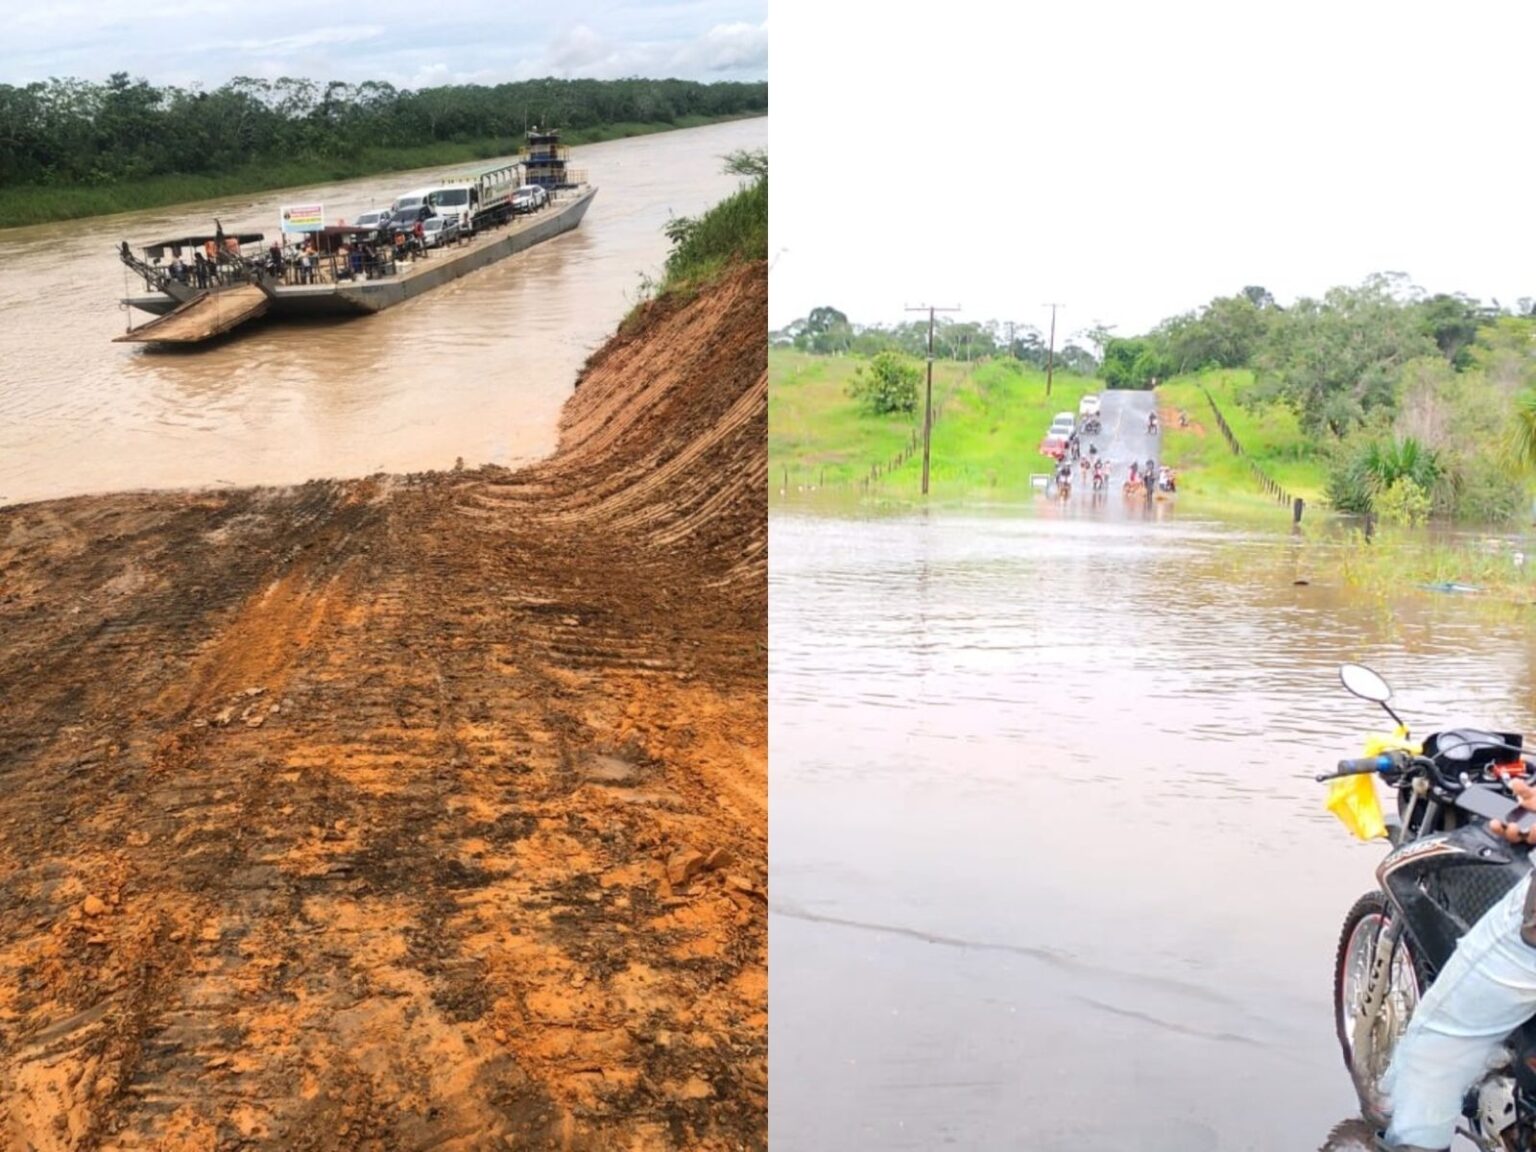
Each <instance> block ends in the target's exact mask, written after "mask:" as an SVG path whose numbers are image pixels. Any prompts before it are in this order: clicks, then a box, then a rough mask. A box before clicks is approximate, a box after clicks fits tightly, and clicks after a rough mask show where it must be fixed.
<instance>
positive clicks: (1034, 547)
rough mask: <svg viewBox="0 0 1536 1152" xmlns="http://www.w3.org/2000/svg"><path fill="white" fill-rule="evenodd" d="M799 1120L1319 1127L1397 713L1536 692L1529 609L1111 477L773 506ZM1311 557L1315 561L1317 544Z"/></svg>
mask: <svg viewBox="0 0 1536 1152" xmlns="http://www.w3.org/2000/svg"><path fill="white" fill-rule="evenodd" d="M770 545H771V555H772V557H773V561H772V572H771V577H770V629H771V645H770V701H771V712H770V716H771V725H772V727H771V739H772V748H771V764H772V774H773V775H772V782H771V802H772V813H771V822H770V828H771V835H772V842H771V847H770V852H771V856H770V859H771V868H772V903H773V913H772V916H773V918H772V933H771V940H772V954H771V958H770V979H771V1003H772V1011H771V1014H770V1015H771V1022H770V1032H771V1035H770V1051H771V1054H772V1056H771V1058H772V1066H771V1073H770V1074H771V1082H772V1084H773V1091H772V1094H771V1104H770V1107H771V1110H772V1119H771V1122H772V1131H773V1143H774V1148H775V1149H776V1150H779V1149H812V1148H817V1149H820V1148H836V1147H859V1148H914V1149H916V1148H933V1147H938V1146H941V1145H952V1146H956V1147H963V1148H1031V1149H1042V1150H1044V1149H1062V1150H1066V1149H1073V1150H1080V1149H1085V1148H1088V1149H1098V1148H1105V1149H1145V1150H1153V1149H1155V1150H1159V1152H1161V1150H1165V1149H1166V1150H1168V1152H1175V1150H1177V1152H1200V1150H1203V1149H1212V1150H1214V1149H1223V1150H1227V1149H1238V1148H1251V1149H1271V1148H1272V1149H1277V1150H1278V1149H1297V1148H1303V1149H1306V1148H1316V1147H1318V1146H1319V1144H1321V1143H1322V1141H1323V1139H1324V1137H1325V1135H1326V1134H1327V1132H1328V1131H1329V1129H1330V1128H1331V1127H1332V1126H1333V1124H1334V1123H1335V1122H1337V1121H1338V1120H1340V1119H1341V1118H1342V1117H1344V1116H1347V1115H1349V1114H1350V1112H1351V1110H1352V1107H1353V1096H1352V1094H1351V1092H1350V1089H1349V1087H1348V1084H1347V1081H1346V1079H1345V1077H1344V1074H1343V1071H1342V1066H1341V1064H1340V1061H1339V1058H1338V1054H1337V1048H1336V1045H1335V1042H1334V1039H1333V1033H1332V1022H1331V1005H1330V1000H1329V996H1330V979H1331V966H1332V963H1333V955H1334V946H1335V943H1336V933H1337V931H1338V927H1339V923H1340V921H1341V919H1342V917H1343V914H1344V912H1345V910H1346V909H1347V908H1348V907H1349V905H1350V903H1351V902H1352V901H1353V899H1354V898H1355V897H1356V896H1357V895H1358V894H1359V893H1360V892H1361V891H1364V890H1365V889H1366V888H1367V887H1368V886H1369V885H1370V884H1371V871H1372V869H1373V867H1374V865H1375V862H1376V860H1377V859H1378V858H1379V856H1380V850H1379V848H1378V847H1376V846H1366V845H1359V844H1356V843H1355V842H1353V841H1351V840H1350V839H1349V838H1348V836H1347V834H1345V833H1344V831H1343V829H1342V828H1341V827H1340V826H1338V825H1337V824H1336V823H1335V822H1334V821H1333V819H1332V817H1330V816H1329V815H1327V813H1326V812H1325V811H1324V810H1323V808H1322V798H1323V788H1322V786H1321V785H1318V784H1316V783H1315V782H1314V781H1313V774H1314V773H1315V772H1317V771H1320V770H1322V769H1324V768H1326V767H1327V766H1328V765H1330V764H1331V763H1332V762H1333V761H1334V760H1337V759H1338V758H1339V757H1340V756H1347V755H1355V754H1357V751H1358V747H1359V744H1360V740H1361V738H1362V736H1363V734H1364V733H1365V732H1366V731H1367V730H1369V729H1373V728H1377V727H1379V726H1380V725H1379V723H1378V720H1379V719H1380V714H1379V713H1374V714H1373V712H1372V710H1371V709H1370V707H1369V706H1368V705H1365V704H1363V703H1361V702H1358V701H1355V700H1354V699H1352V698H1350V697H1347V696H1345V695H1344V694H1343V692H1342V690H1341V689H1340V688H1339V687H1338V681H1337V674H1336V668H1337V665H1338V664H1339V662H1341V661H1343V660H1346V659H1356V660H1363V661H1365V662H1367V663H1370V664H1372V665H1373V666H1375V667H1377V668H1378V669H1379V670H1380V671H1382V672H1383V673H1384V674H1385V675H1386V676H1387V677H1388V678H1389V679H1390V680H1391V681H1392V682H1393V683H1394V684H1395V685H1396V687H1397V688H1398V691H1399V694H1400V703H1401V708H1400V710H1401V711H1403V712H1404V714H1405V716H1406V717H1407V718H1408V719H1409V721H1410V723H1413V722H1414V721H1418V722H1419V724H1420V725H1421V726H1422V727H1425V730H1428V727H1430V726H1435V725H1439V724H1445V723H1449V722H1452V721H1456V720H1468V719H1477V720H1481V721H1484V722H1486V723H1507V724H1515V725H1517V726H1521V727H1524V728H1525V729H1527V730H1530V729H1531V728H1532V727H1533V724H1532V719H1533V715H1536V713H1533V709H1532V704H1533V699H1532V696H1531V693H1530V691H1529V688H1528V686H1529V685H1530V684H1531V682H1532V678H1531V670H1532V663H1533V650H1532V645H1531V642H1530V639H1529V638H1528V636H1527V635H1526V633H1525V631H1524V630H1523V629H1522V628H1521V627H1520V626H1519V625H1518V624H1517V623H1497V622H1490V619H1489V617H1488V615H1487V614H1485V613H1480V612H1478V611H1477V610H1476V609H1475V608H1474V607H1472V606H1470V605H1468V604H1465V603H1462V602H1459V601H1456V600H1454V599H1451V598H1439V599H1435V598H1432V597H1427V596H1426V597H1424V598H1422V599H1421V600H1419V601H1416V602H1413V603H1410V604H1408V605H1406V606H1404V607H1402V608H1401V609H1400V610H1398V611H1397V612H1395V613H1387V612H1385V611H1383V610H1382V609H1381V607H1380V606H1379V605H1377V604H1375V603H1373V602H1370V601H1367V600H1364V599H1361V598H1359V597H1358V596H1357V595H1356V594H1353V593H1351V592H1350V591H1349V590H1348V589H1346V588H1341V587H1339V586H1337V585H1336V584H1334V583H1332V582H1331V581H1330V580H1329V579H1327V578H1326V576H1324V575H1322V574H1321V573H1322V572H1323V571H1324V570H1323V569H1322V568H1319V567H1317V566H1315V565H1314V563H1313V560H1314V558H1313V557H1309V556H1308V555H1306V554H1305V549H1307V548H1308V547H1316V545H1308V544H1304V543H1302V542H1301V541H1300V540H1297V539H1293V538H1292V537H1290V536H1288V535H1286V534H1285V533H1284V532H1283V531H1269V530H1267V529H1264V528H1253V529H1248V528H1242V527H1237V526H1233V525H1228V524H1222V523H1218V522H1214V521H1200V520H1192V519H1188V518H1182V519H1181V518H1180V517H1178V516H1177V515H1175V514H1174V513H1173V511H1172V510H1171V507H1170V506H1168V505H1165V504H1164V505H1157V506H1154V507H1152V508H1141V509H1139V510H1137V512H1136V514H1134V515H1132V516H1127V517H1123V518H1116V517H1110V516H1104V515H1102V514H1100V513H1096V512H1095V509H1094V506H1093V505H1092V504H1091V503H1090V502H1081V503H1080V502H1077V501H1075V500H1074V501H1073V502H1071V504H1070V505H1067V506H1060V505H1054V504H1046V503H1045V502H1041V503H1040V504H1037V505H1035V506H1033V507H1032V508H1030V509H1017V510H1002V511H994V512H981V511H963V510H951V511H947V512H942V513H933V514H927V515H925V514H922V513H901V514H894V515H886V516H873V515H867V516H863V517H858V516H815V515H809V514H799V513H795V512H792V511H786V512H783V513H776V514H775V515H774V516H773V517H772V518H771V520H770ZM1301 573H1305V574H1306V578H1308V579H1309V580H1310V583H1307V584H1305V585H1299V584H1297V583H1296V580H1297V579H1298V578H1299V574H1301Z"/></svg>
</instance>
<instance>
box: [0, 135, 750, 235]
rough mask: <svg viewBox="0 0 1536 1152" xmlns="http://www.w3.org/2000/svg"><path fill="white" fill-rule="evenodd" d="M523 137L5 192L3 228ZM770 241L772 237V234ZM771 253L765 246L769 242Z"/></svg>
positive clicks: (498, 147)
mask: <svg viewBox="0 0 1536 1152" xmlns="http://www.w3.org/2000/svg"><path fill="white" fill-rule="evenodd" d="M737 119H742V117H740V116H718V117H710V116H684V117H679V118H678V119H677V120H676V121H663V122H657V123H622V124H602V125H598V126H596V127H593V128H586V129H574V130H571V131H568V132H565V133H563V134H562V139H563V140H564V141H565V142H566V143H569V144H595V143H599V142H601V141H604V140H618V139H622V138H625V137H630V136H643V135H648V134H651V133H655V132H669V131H672V130H674V129H679V128H698V127H702V126H703V125H705V124H713V123H717V122H721V121H725V120H737ZM522 144H523V141H522V140H521V139H520V138H515V137H505V138H491V139H485V140H472V141H467V142H463V143H447V142H443V143H438V144H425V145H421V146H418V147H414V148H370V149H366V150H364V151H362V152H360V153H358V154H357V155H356V156H349V157H337V158H334V159H328V160H304V161H282V162H262V163H253V164H251V165H250V166H248V167H245V168H240V169H235V170H233V171H229V172H225V173H222V174H220V175H217V176H212V175H196V176H190V175H189V176H154V177H150V178H148V179H145V180H138V181H134V182H133V183H130V184H115V185H109V186H105V187H100V188H84V187H77V188H54V187H48V188H40V187H12V188H0V221H4V223H5V225H6V226H7V227H10V226H20V225H27V224H46V223H50V222H53V221H59V220H78V219H81V218H83V217H86V216H106V215H112V214H114V213H118V212H134V211H138V210H141V209H146V208H163V207H166V206H168V205H172V204H191V203H196V202H198V201H202V200H214V199H219V198H221V197H227V196H242V195H246V194H249V193H254V192H268V191H271V190H273V189H276V188H299V187H305V186H308V185H313V184H324V183H330V182H333V181H338V180H355V179H358V178H360V177H363V176H377V175H380V174H382V173H386V172H405V171H410V170H412V169H416V168H433V167H448V166H450V165H454V164H467V163H470V162H472V161H476V160H489V159H492V158H494V157H498V156H510V155H512V154H513V153H515V152H516V151H517V150H518V149H519V148H520V147H522ZM765 234H766V232H765ZM765 248H766V241H765Z"/></svg>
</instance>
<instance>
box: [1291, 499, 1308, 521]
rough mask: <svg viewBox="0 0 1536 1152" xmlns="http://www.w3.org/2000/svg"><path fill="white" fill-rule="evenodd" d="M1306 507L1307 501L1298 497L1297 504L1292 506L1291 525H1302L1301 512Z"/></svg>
mask: <svg viewBox="0 0 1536 1152" xmlns="http://www.w3.org/2000/svg"><path fill="white" fill-rule="evenodd" d="M1306 506H1307V502H1306V501H1305V500H1303V499H1302V498H1301V497H1300V496H1298V497H1296V500H1295V503H1293V504H1292V505H1291V523H1292V524H1300V523H1301V512H1302V509H1304V508H1305V507H1306Z"/></svg>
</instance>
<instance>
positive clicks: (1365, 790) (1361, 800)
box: [1327, 727, 1422, 840]
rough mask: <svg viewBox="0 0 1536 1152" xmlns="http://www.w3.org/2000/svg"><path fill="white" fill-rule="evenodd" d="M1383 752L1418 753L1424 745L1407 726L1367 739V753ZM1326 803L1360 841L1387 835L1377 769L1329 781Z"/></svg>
mask: <svg viewBox="0 0 1536 1152" xmlns="http://www.w3.org/2000/svg"><path fill="white" fill-rule="evenodd" d="M1383 752H1411V753H1413V754H1414V755H1416V756H1417V755H1419V754H1420V753H1421V752H1422V746H1421V745H1419V744H1418V743H1415V742H1413V741H1410V740H1409V739H1408V729H1406V728H1401V727H1400V728H1398V729H1397V731H1395V732H1393V733H1392V735H1390V736H1372V737H1371V738H1370V739H1369V740H1367V741H1366V742H1365V754H1366V755H1367V756H1380V755H1381V754H1382V753H1383ZM1327 805H1328V811H1330V812H1332V813H1333V814H1334V815H1335V816H1337V817H1338V818H1339V822H1340V823H1342V824H1343V825H1344V827H1346V828H1348V829H1349V830H1350V831H1351V832H1352V833H1354V834H1355V835H1356V836H1358V837H1359V838H1360V839H1361V840H1376V839H1378V838H1380V837H1382V836H1385V835H1386V834H1387V821H1386V818H1385V817H1384V816H1383V815H1382V813H1381V798H1380V797H1379V796H1378V795H1377V792H1376V773H1374V772H1362V773H1360V774H1358V775H1355V776H1340V777H1339V778H1338V779H1337V780H1335V781H1333V782H1332V783H1330V784H1329V785H1328V800H1327Z"/></svg>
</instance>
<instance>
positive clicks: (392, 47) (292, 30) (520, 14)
mask: <svg viewBox="0 0 1536 1152" xmlns="http://www.w3.org/2000/svg"><path fill="white" fill-rule="evenodd" d="M7 9H8V10H7V12H6V17H5V35H4V42H3V43H0V83H9V84H26V83H29V82H31V81H34V80H46V79H48V78H49V77H52V76H59V77H65V76H72V77H79V78H81V79H87V80H104V79H106V77H107V76H109V75H110V74H111V73H113V72H119V71H122V72H128V73H129V74H130V75H133V76H135V77H138V76H143V77H144V78H145V79H147V80H149V81H150V82H151V83H154V84H175V85H179V86H189V85H191V84H193V83H196V82H201V83H203V84H204V85H207V86H209V87H217V86H218V85H220V84H222V83H224V82H225V81H227V80H229V79H231V78H232V77H235V76H242V75H244V76H257V77H266V78H269V79H275V78H277V77H279V76H294V77H306V78H308V79H311V80H319V81H325V80H343V81H348V82H357V81H362V80H383V81H387V82H389V83H391V84H394V85H396V86H397V87H402V88H420V87H426V86H430V85H438V84H469V83H486V84H494V83H498V82H501V81H506V80H522V79H527V78H529V77H544V76H559V77H595V78H598V79H613V78H618V77H624V76H646V77H654V78H667V77H675V78H679V79H684V80H699V81H704V82H708V81H712V80H763V79H765V78H766V76H767V69H768V4H767V0H676V2H672V3H669V2H667V0H645V2H632V3H614V2H609V3H603V2H600V0H562V2H560V3H532V4H528V3H514V2H509V0H499V2H491V0H456V2H454V3H451V4H437V3H424V2H423V0H353V2H351V3H347V4H337V3H334V2H333V0H261V2H260V3H250V2H239V0H45V2H43V3H35V4H24V3H15V4H9V5H7Z"/></svg>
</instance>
